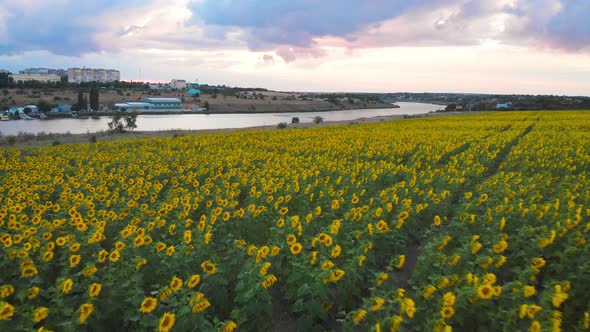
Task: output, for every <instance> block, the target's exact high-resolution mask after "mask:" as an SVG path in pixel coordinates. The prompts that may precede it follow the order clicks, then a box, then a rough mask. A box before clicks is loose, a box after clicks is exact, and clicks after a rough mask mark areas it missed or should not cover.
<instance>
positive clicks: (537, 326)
mask: <svg viewBox="0 0 590 332" xmlns="http://www.w3.org/2000/svg"><path fill="white" fill-rule="evenodd" d="M529 331H530V332H540V331H541V323H539V321H538V320H535V321H533V322H532V323H531V327H530V329H529Z"/></svg>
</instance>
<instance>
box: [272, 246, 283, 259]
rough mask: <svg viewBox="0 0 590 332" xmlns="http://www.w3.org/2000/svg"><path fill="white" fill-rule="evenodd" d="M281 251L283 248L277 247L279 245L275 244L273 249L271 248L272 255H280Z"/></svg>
mask: <svg viewBox="0 0 590 332" xmlns="http://www.w3.org/2000/svg"><path fill="white" fill-rule="evenodd" d="M279 252H281V248H280V247H277V246H273V247H272V249H271V250H270V255H271V256H272V257H274V256H276V255H278V254H279Z"/></svg>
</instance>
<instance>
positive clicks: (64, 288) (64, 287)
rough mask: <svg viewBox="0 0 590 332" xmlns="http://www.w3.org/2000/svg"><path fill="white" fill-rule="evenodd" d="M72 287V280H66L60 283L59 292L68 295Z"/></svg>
mask: <svg viewBox="0 0 590 332" xmlns="http://www.w3.org/2000/svg"><path fill="white" fill-rule="evenodd" d="M73 287H74V282H73V281H72V279H70V278H68V279H66V280H64V281H63V282H62V283H61V285H60V291H61V293H62V294H68V293H69V292H71V291H72V288H73Z"/></svg>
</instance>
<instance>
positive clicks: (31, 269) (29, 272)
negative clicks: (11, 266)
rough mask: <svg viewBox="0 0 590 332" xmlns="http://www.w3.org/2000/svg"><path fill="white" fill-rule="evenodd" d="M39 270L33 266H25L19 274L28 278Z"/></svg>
mask: <svg viewBox="0 0 590 332" xmlns="http://www.w3.org/2000/svg"><path fill="white" fill-rule="evenodd" d="M38 273H39V271H37V269H36V268H35V267H34V266H27V267H25V268H24V269H23V271H22V272H21V276H22V277H25V278H30V277H33V276H35V275H37V274H38Z"/></svg>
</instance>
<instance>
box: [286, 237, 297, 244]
mask: <svg viewBox="0 0 590 332" xmlns="http://www.w3.org/2000/svg"><path fill="white" fill-rule="evenodd" d="M295 242H297V237H295V235H293V234H289V235H288V236H287V244H288V245H290V246H291V245H293V244H294V243H295Z"/></svg>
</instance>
